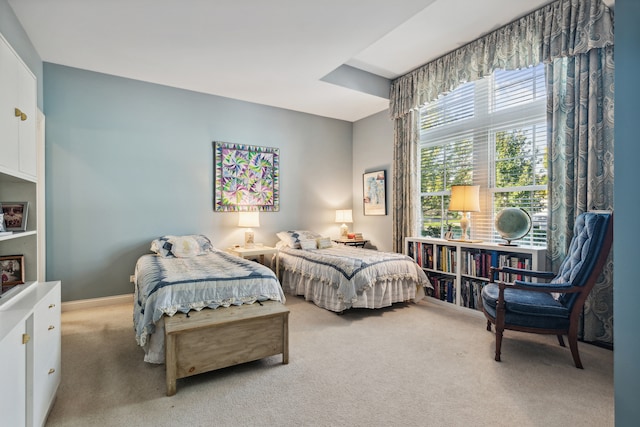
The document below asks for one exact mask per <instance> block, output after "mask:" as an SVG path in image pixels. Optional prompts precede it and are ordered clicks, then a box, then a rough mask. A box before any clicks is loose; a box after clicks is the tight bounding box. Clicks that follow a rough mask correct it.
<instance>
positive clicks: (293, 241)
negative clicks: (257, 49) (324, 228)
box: [276, 230, 322, 249]
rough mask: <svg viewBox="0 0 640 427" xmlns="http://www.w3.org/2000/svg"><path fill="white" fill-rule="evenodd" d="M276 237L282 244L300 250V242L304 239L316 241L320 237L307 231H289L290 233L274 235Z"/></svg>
mask: <svg viewBox="0 0 640 427" xmlns="http://www.w3.org/2000/svg"><path fill="white" fill-rule="evenodd" d="M276 236H278V238H279V239H280V240H282V241H283V242H285V243H286V244H287V245H288V246H289V247H292V248H296V249H300V240H304V239H317V238H318V237H322V236H320V235H319V234H318V233H314V232H313V231H309V230H291V231H281V232H279V233H276Z"/></svg>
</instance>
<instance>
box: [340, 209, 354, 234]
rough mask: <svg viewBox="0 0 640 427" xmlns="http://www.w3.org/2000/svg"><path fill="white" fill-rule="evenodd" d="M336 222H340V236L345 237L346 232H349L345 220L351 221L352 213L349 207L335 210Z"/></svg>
mask: <svg viewBox="0 0 640 427" xmlns="http://www.w3.org/2000/svg"><path fill="white" fill-rule="evenodd" d="M336 222H341V223H342V225H341V226H340V238H341V239H346V238H348V236H347V234H349V227H348V226H347V224H346V223H347V222H353V214H352V211H351V209H337V210H336Z"/></svg>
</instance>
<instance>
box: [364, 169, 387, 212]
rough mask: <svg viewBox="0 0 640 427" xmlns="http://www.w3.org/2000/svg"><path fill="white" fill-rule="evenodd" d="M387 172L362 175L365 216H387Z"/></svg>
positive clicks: (381, 171)
mask: <svg viewBox="0 0 640 427" xmlns="http://www.w3.org/2000/svg"><path fill="white" fill-rule="evenodd" d="M386 185H387V172H386V171H385V170H380V171H375V172H367V173H365V174H363V175H362V187H363V205H364V214H365V215H386V214H387V192H386Z"/></svg>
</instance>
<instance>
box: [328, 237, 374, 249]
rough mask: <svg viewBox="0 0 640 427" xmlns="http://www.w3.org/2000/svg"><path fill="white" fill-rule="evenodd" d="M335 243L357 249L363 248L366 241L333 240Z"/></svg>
mask: <svg viewBox="0 0 640 427" xmlns="http://www.w3.org/2000/svg"><path fill="white" fill-rule="evenodd" d="M333 241H334V242H336V243H341V244H343V245H345V246H355V247H358V248H364V246H365V245H366V244H367V242H368V240H355V239H333Z"/></svg>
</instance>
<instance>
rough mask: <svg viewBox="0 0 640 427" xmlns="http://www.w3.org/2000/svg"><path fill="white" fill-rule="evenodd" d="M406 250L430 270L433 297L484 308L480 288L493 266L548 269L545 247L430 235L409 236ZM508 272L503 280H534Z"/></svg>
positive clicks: (423, 266)
mask: <svg viewBox="0 0 640 427" xmlns="http://www.w3.org/2000/svg"><path fill="white" fill-rule="evenodd" d="M404 250H405V254H406V255H408V256H410V257H411V258H413V259H414V260H415V261H416V263H418V265H419V266H420V267H422V269H423V270H424V272H425V273H426V274H427V276H428V277H429V279H430V281H431V284H432V285H433V287H434V290H433V291H432V292H428V293H427V295H430V296H431V297H432V298H435V299H438V300H441V301H445V302H448V303H451V304H454V305H456V306H458V307H466V308H470V309H475V310H482V305H481V302H480V301H481V299H480V291H481V290H482V287H483V286H484V285H485V284H486V283H488V282H489V268H490V267H491V266H505V265H508V266H511V267H518V268H525V269H528V270H538V271H539V270H545V269H546V254H547V251H546V249H545V248H540V247H531V246H501V245H498V244H497V243H485V242H481V243H467V242H455V241H450V240H445V239H436V238H428V237H406V238H405V244H404ZM511 276H515V275H506V276H501V277H499V279H500V280H504V281H512V280H515V279H524V280H532V279H531V278H529V277H526V276H525V277H511Z"/></svg>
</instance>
